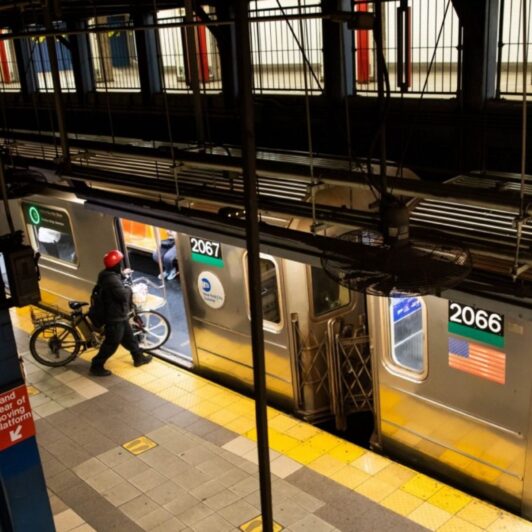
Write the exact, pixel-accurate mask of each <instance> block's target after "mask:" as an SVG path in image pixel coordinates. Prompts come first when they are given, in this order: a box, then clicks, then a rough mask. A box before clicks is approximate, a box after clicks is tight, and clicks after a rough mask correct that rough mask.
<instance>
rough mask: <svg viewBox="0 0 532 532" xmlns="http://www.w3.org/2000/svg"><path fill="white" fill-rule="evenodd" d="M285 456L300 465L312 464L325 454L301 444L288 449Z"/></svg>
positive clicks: (306, 444)
mask: <svg viewBox="0 0 532 532" xmlns="http://www.w3.org/2000/svg"><path fill="white" fill-rule="evenodd" d="M283 454H285V455H286V456H288V457H289V458H292V459H293V460H295V461H296V462H299V463H300V464H310V463H311V462H314V461H315V460H316V459H317V458H319V457H320V456H323V455H324V454H325V453H324V452H323V451H322V450H320V449H316V447H312V446H310V445H308V443H300V444H299V445H297V446H296V447H293V448H292V449H287V450H286V451H284V453H283Z"/></svg>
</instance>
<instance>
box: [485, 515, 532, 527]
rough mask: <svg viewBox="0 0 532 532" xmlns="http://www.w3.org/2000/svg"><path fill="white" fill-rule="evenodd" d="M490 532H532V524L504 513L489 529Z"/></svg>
mask: <svg viewBox="0 0 532 532" xmlns="http://www.w3.org/2000/svg"><path fill="white" fill-rule="evenodd" d="M488 530H489V531H490V532H530V531H531V530H532V523H530V521H525V520H524V519H521V518H519V517H516V516H515V515H511V514H508V513H506V512H503V513H502V515H501V516H500V517H499V518H498V519H497V520H496V521H494V522H493V523H492V524H491V525H490V526H489V527H488Z"/></svg>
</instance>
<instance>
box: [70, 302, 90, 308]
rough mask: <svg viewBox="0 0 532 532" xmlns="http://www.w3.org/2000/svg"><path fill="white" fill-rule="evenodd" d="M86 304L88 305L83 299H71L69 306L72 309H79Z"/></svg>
mask: <svg viewBox="0 0 532 532" xmlns="http://www.w3.org/2000/svg"><path fill="white" fill-rule="evenodd" d="M85 305H88V303H84V302H83V301H69V302H68V306H69V307H70V308H71V309H72V310H79V309H80V308H81V307H84V306H85Z"/></svg>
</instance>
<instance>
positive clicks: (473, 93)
mask: <svg viewBox="0 0 532 532" xmlns="http://www.w3.org/2000/svg"><path fill="white" fill-rule="evenodd" d="M452 2H453V6H454V8H455V10H456V13H457V14H458V18H459V19H460V24H461V25H462V26H463V32H464V40H463V66H462V101H463V104H464V107H465V108H466V109H471V110H479V109H482V108H483V107H484V104H485V103H486V101H487V100H489V99H491V98H494V97H495V93H496V75H497V32H498V21H499V9H500V0H452Z"/></svg>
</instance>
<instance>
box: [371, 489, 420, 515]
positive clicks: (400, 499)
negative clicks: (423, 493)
mask: <svg viewBox="0 0 532 532" xmlns="http://www.w3.org/2000/svg"><path fill="white" fill-rule="evenodd" d="M380 504H381V506H384V507H386V508H388V509H390V510H392V511H394V512H395V513H398V514H399V515H402V516H405V517H406V516H407V515H409V514H411V513H412V512H413V511H414V510H415V509H416V508H418V507H419V506H421V505H422V504H423V499H420V498H419V497H415V496H414V495H410V493H406V492H405V491H402V490H397V491H394V492H393V493H392V494H391V495H388V497H386V498H385V499H383V500H382V501H381V503H380Z"/></svg>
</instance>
